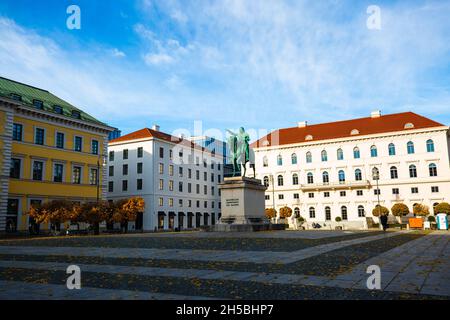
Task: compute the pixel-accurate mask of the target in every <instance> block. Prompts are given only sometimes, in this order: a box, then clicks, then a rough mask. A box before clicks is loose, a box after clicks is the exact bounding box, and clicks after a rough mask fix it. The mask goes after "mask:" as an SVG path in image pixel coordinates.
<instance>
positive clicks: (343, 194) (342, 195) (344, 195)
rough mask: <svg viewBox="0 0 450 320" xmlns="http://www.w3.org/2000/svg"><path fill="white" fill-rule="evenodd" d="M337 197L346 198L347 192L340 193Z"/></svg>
mask: <svg viewBox="0 0 450 320" xmlns="http://www.w3.org/2000/svg"><path fill="white" fill-rule="evenodd" d="M339 195H340V196H341V197H346V196H347V191H341V192H339Z"/></svg>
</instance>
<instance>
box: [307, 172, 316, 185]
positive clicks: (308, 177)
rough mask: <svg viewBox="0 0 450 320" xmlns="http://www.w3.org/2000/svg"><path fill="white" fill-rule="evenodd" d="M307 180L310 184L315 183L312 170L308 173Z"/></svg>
mask: <svg viewBox="0 0 450 320" xmlns="http://www.w3.org/2000/svg"><path fill="white" fill-rule="evenodd" d="M306 181H307V182H308V184H313V183H314V176H313V174H312V172H308V174H307V175H306Z"/></svg>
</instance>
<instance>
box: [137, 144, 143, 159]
mask: <svg viewBox="0 0 450 320" xmlns="http://www.w3.org/2000/svg"><path fill="white" fill-rule="evenodd" d="M143 156H144V148H142V147H139V148H137V157H138V158H142V157H143Z"/></svg>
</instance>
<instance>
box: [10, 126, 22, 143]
mask: <svg viewBox="0 0 450 320" xmlns="http://www.w3.org/2000/svg"><path fill="white" fill-rule="evenodd" d="M22 135H23V126H22V125H21V124H19V123H14V124H13V137H12V139H13V140H14V141H22Z"/></svg>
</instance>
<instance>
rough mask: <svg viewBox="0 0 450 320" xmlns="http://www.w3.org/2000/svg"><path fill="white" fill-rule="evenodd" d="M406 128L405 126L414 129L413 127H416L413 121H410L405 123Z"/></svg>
mask: <svg viewBox="0 0 450 320" xmlns="http://www.w3.org/2000/svg"><path fill="white" fill-rule="evenodd" d="M404 128H405V129H412V128H414V124H413V123H411V122H408V123H406V124H405V127H404Z"/></svg>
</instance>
